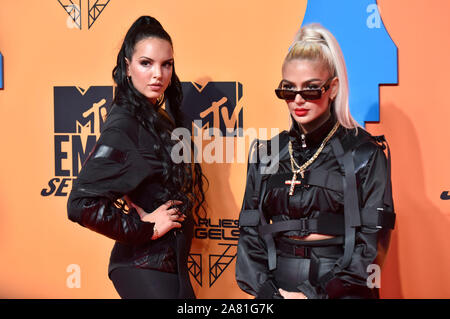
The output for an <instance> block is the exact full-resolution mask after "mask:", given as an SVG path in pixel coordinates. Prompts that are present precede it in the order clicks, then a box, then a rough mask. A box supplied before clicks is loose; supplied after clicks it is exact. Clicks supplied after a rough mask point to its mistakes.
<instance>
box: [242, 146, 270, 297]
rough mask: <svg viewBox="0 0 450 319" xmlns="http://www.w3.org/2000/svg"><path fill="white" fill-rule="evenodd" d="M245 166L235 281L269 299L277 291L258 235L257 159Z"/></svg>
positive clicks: (253, 292)
mask: <svg viewBox="0 0 450 319" xmlns="http://www.w3.org/2000/svg"><path fill="white" fill-rule="evenodd" d="M252 153H253V155H255V151H254V150H253V152H252V148H251V149H250V155H249V161H248V162H249V164H248V166H247V183H246V188H245V194H244V200H243V204H242V209H241V212H240V215H239V228H240V236H239V241H238V248H237V257H236V281H237V283H238V286H239V287H240V288H241V289H242V290H243V291H245V292H246V293H248V294H251V295H253V296H255V297H257V298H263V299H271V298H275V297H277V295H278V288H277V287H276V285H275V283H274V281H273V278H272V275H271V273H270V271H269V269H268V262H267V259H268V257H267V248H266V245H265V242H264V241H263V240H262V238H261V237H260V236H259V233H258V226H259V225H260V223H261V221H260V218H261V214H260V212H259V210H258V202H259V199H258V198H257V196H256V197H255V187H257V186H256V185H255V184H256V183H257V182H256V178H257V174H260V172H258V166H257V163H255V162H256V161H255V160H251V158H252Z"/></svg>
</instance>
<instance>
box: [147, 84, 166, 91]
mask: <svg viewBox="0 0 450 319" xmlns="http://www.w3.org/2000/svg"><path fill="white" fill-rule="evenodd" d="M148 86H149V87H150V88H151V89H152V90H154V91H159V90H160V89H161V88H162V86H163V85H162V83H151V84H149V85H148Z"/></svg>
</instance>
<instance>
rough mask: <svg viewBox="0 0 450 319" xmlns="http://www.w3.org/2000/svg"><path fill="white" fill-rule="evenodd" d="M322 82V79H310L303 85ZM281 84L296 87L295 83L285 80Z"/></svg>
mask: <svg viewBox="0 0 450 319" xmlns="http://www.w3.org/2000/svg"><path fill="white" fill-rule="evenodd" d="M320 81H322V79H309V80H307V81H305V82H303V83H302V84H303V85H306V84H309V83H311V82H320ZM281 83H282V84H291V85H294V83H293V82H291V81H288V80H285V79H283V80H281Z"/></svg>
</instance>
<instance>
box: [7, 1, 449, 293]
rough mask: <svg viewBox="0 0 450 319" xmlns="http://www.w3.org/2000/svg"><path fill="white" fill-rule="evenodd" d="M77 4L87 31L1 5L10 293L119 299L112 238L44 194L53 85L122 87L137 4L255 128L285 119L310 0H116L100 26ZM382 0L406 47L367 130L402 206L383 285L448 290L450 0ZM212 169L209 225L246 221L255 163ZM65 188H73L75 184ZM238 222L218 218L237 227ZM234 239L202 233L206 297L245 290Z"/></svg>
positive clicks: (191, 72) (50, 4)
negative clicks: (277, 92)
mask: <svg viewBox="0 0 450 319" xmlns="http://www.w3.org/2000/svg"><path fill="white" fill-rule="evenodd" d="M61 2H62V3H65V2H68V1H61ZM101 2H102V1H100V3H101ZM106 2H107V1H103V3H106ZM74 3H81V18H82V19H81V26H82V28H81V30H80V29H78V28H74V27H73V23H71V20H70V19H69V20H68V14H67V13H65V12H64V9H63V7H62V5H61V4H60V3H59V2H58V1H56V0H55V1H39V2H38V1H12V0H6V1H5V0H2V1H1V2H0V52H2V54H3V58H4V88H3V89H1V90H0V118H1V120H2V125H0V132H1V135H0V136H1V137H2V139H1V147H2V155H3V156H2V165H1V166H0V194H1V200H0V209H1V215H0V252H1V256H2V263H1V266H0V297H3V298H118V294H117V293H116V292H115V290H114V287H113V285H112V283H111V282H110V280H109V279H108V278H107V264H108V261H109V254H110V251H111V248H112V245H113V241H111V240H110V239H108V238H106V237H102V236H100V235H98V234H96V233H94V232H91V231H89V230H87V229H84V228H82V227H80V226H78V225H77V224H74V223H71V222H70V221H69V220H68V219H67V213H66V201H67V197H65V196H47V197H44V196H41V190H42V189H43V188H46V187H48V185H47V184H48V181H49V180H50V179H51V178H54V177H55V176H54V174H55V155H54V151H55V149H54V136H55V132H54V100H53V98H54V96H53V87H55V86H78V87H81V88H85V89H87V88H89V87H91V86H111V85H112V84H113V83H112V79H111V71H112V68H113V66H114V65H115V59H116V56H117V52H118V50H119V47H120V45H121V41H122V39H123V36H124V35H125V32H126V30H127V29H128V27H129V26H130V25H131V23H132V22H133V21H134V20H135V19H136V18H137V17H139V16H140V15H146V14H148V15H152V16H155V17H157V18H158V19H159V20H160V21H161V23H162V24H163V26H164V27H165V28H166V29H167V30H168V32H169V34H171V36H172V38H173V41H174V48H175V59H176V63H177V73H178V75H179V77H180V78H181V80H182V81H196V82H201V83H205V82H206V81H219V82H220V81H231V82H239V83H241V84H242V85H243V98H242V99H241V100H240V103H241V106H242V107H243V109H244V128H251V127H253V128H279V129H280V130H283V129H286V128H288V125H289V121H288V118H289V116H288V111H287V109H286V108H285V105H284V104H283V103H282V101H279V100H277V99H276V97H275V96H274V94H273V88H274V87H276V85H277V84H278V81H279V78H280V75H281V70H280V69H281V62H282V60H283V58H284V55H285V53H286V49H287V46H288V44H289V43H290V42H291V40H292V38H293V36H294V34H295V32H296V31H297V30H298V28H299V27H300V25H301V22H302V19H303V16H304V13H305V9H306V4H307V1H306V0H302V1H301V0H295V1H294V0H282V1H277V2H276V4H275V3H265V2H261V1H238V0H229V1H207V0H195V1H162V0H155V1H145V0H142V1H141V0H132V1H118V0H111V1H110V2H109V3H108V4H107V6H106V7H104V10H103V11H102V12H101V14H100V15H99V16H98V19H97V20H96V21H95V23H94V24H93V25H92V26H91V27H90V28H88V18H87V15H88V2H87V1H75V2H74ZM378 5H379V8H380V12H381V16H382V18H383V22H384V24H385V26H386V29H387V30H388V32H389V34H390V36H391V37H392V39H393V41H394V42H395V44H396V45H397V47H398V56H399V84H398V85H392V86H381V87H380V101H381V102H380V122H379V123H371V124H368V125H367V129H368V130H369V131H370V132H372V133H374V134H385V135H386V137H387V139H388V141H389V143H390V147H391V151H392V156H393V161H392V164H393V176H392V179H393V187H394V200H395V205H396V211H397V216H398V219H397V225H396V229H395V231H394V232H393V237H392V242H391V248H390V252H389V254H388V258H387V261H386V264H385V267H384V269H383V271H382V282H381V294H382V297H384V298H449V297H450V288H449V287H450V276H449V275H447V274H446V272H447V269H450V253H449V252H448V251H449V250H448V249H447V248H448V247H450V238H449V237H448V236H446V231H447V229H448V228H449V226H450V219H449V218H450V209H449V205H450V201H448V200H442V199H440V194H441V193H442V192H443V191H447V190H450V171H449V169H448V162H449V158H450V151H449V148H448V142H447V141H448V140H449V137H450V136H449V135H450V133H449V130H448V128H447V121H448V119H449V118H450V108H449V105H448V103H447V102H446V99H445V92H447V89H446V85H447V83H448V79H447V75H448V74H450V72H449V71H450V63H449V62H448V58H447V57H448V55H449V53H450V40H448V36H447V30H449V29H450V21H449V20H448V19H446V13H447V12H449V11H450V3H448V2H445V1H442V0H433V1H425V0H415V1H407V0H398V1H388V0H379V1H378ZM280 8H284V9H280ZM286 8H288V9H286ZM67 151H69V150H67ZM70 161H71V159H70V158H68V159H67V161H63V162H62V163H63V166H64V165H67V166H70ZM204 168H205V171H206V174H207V176H208V178H209V180H210V184H211V185H210V189H209V192H208V197H207V200H208V212H209V215H210V218H211V221H210V224H209V225H208V226H209V227H210V228H211V225H217V224H218V223H220V222H222V223H223V222H224V220H231V221H233V220H236V219H237V218H238V214H239V208H240V206H241V200H242V197H243V193H244V185H245V172H246V165H245V164H243V163H230V164H208V165H204ZM67 185H68V186H67V187H66V188H65V191H66V192H69V191H70V187H71V183H70V181H69V182H68V184H67ZM225 223H227V221H225ZM232 229H233V228H227V227H222V228H221V230H223V231H225V233H226V234H230V232H231V231H232ZM213 234H216V233H215V232H213ZM212 237H214V236H212ZM219 243H225V244H226V245H229V246H224V245H219ZM236 243H237V242H236V241H233V240H224V241H220V240H216V239H214V238H209V239H207V240H199V239H196V240H195V241H194V245H193V248H192V252H193V253H196V254H199V255H200V257H199V258H200V260H201V265H202V273H201V276H200V278H201V285H200V284H199V283H198V282H197V281H195V280H193V284H194V287H195V290H196V292H197V296H198V297H199V298H247V297H248V296H247V295H246V294H244V293H243V292H241V291H240V290H239V288H238V287H237V285H236V283H235V280H234V260H232V256H233V254H234V253H235V251H234V252H233V249H235V247H234V246H233V244H236ZM226 247H229V251H228V252H225V249H226ZM224 252H225V255H224V256H223V259H222V261H223V262H224V263H223V265H221V264H220V265H219V264H217V265H216V266H218V267H216V268H215V271H219V272H220V271H222V273H221V275H220V276H218V277H217V278H216V279H215V281H214V278H215V277H214V276H213V275H217V273H215V274H214V273H211V272H210V271H209V268H210V266H211V265H212V264H214V262H215V261H216V262H217V256H218V255H221V254H224ZM227 256H228V257H227ZM200 260H197V262H198V263H200ZM230 260H231V262H230V263H229V264H228V266H226V265H227V263H228V262H229V261H230ZM74 264H75V265H78V266H79V270H80V278H81V281H80V282H81V286H80V287H79V288H76V287H75V288H70V287H69V286H70V285H68V284H67V280H68V278H69V276H70V275H71V270H70V269H69V270H68V266H70V265H74ZM211 278H213V279H211ZM212 281H214V282H213V284H211V282H212Z"/></svg>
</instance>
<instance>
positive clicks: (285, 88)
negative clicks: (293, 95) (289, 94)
mask: <svg viewBox="0 0 450 319" xmlns="http://www.w3.org/2000/svg"><path fill="white" fill-rule="evenodd" d="M281 88H282V89H284V90H294V89H295V88H294V87H293V86H292V84H287V83H283V84H282V85H281Z"/></svg>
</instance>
